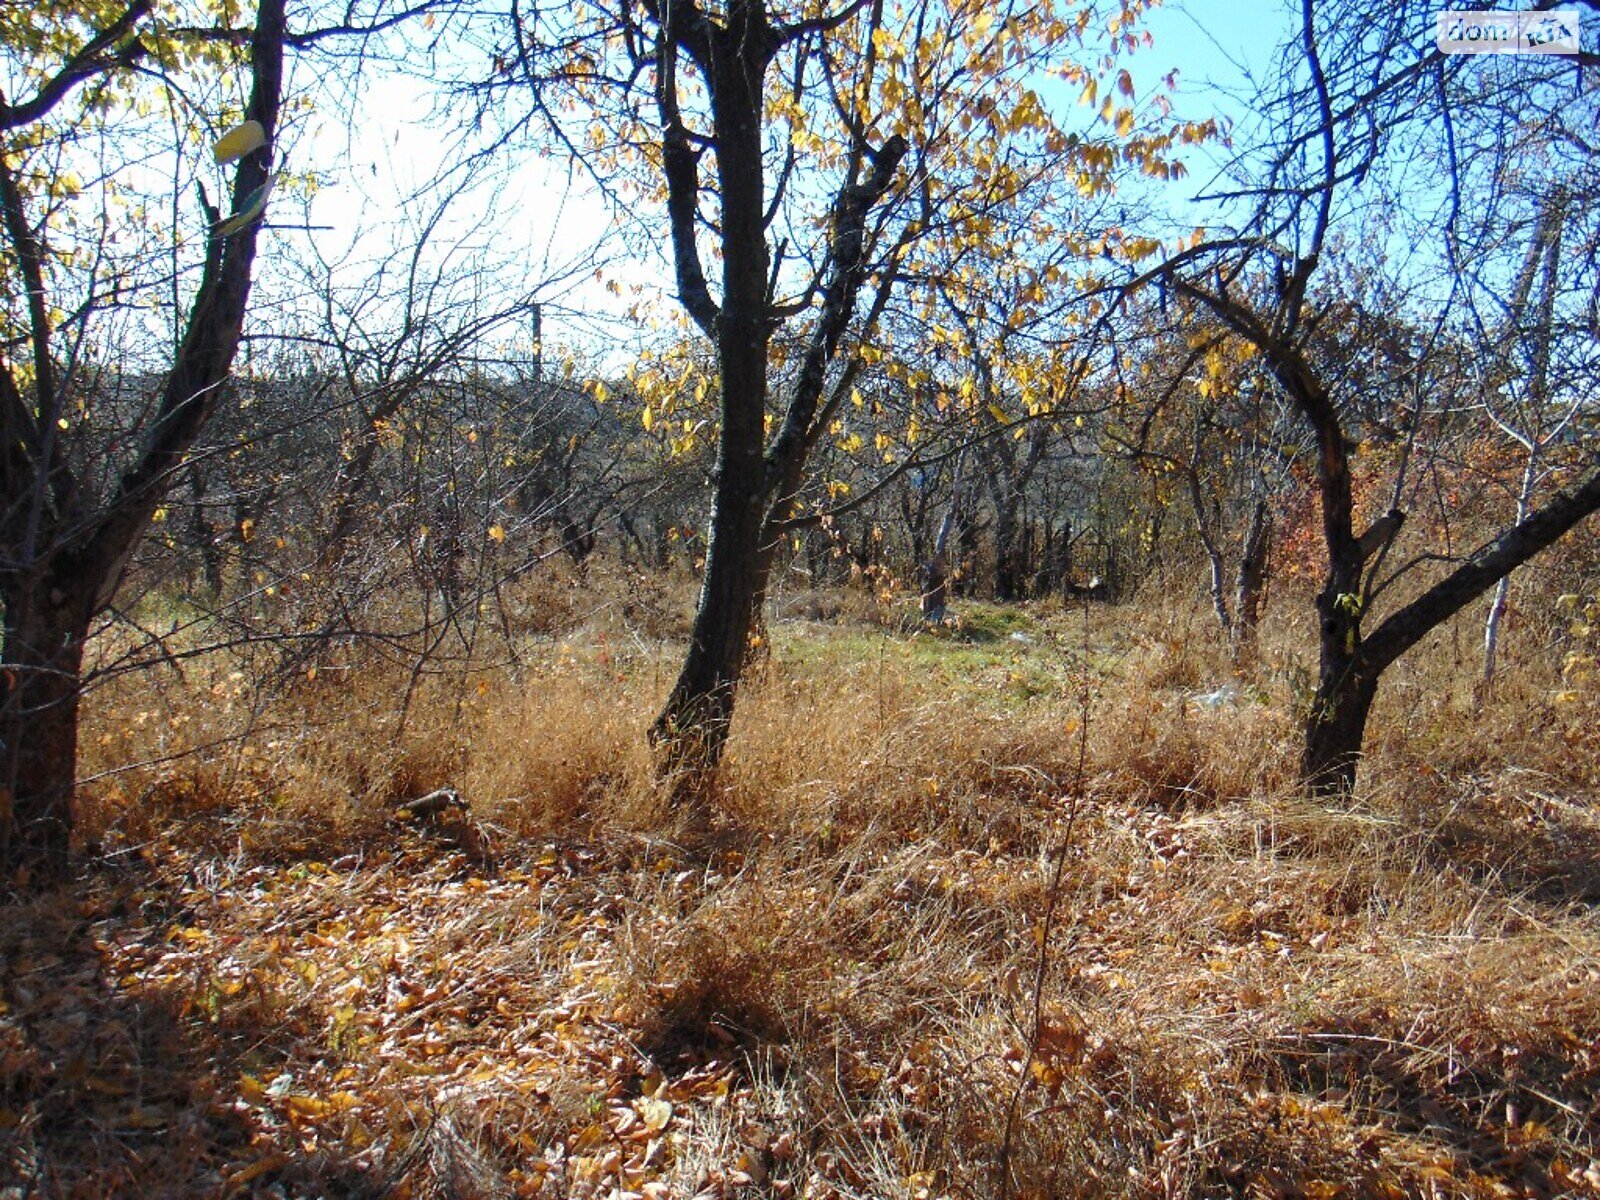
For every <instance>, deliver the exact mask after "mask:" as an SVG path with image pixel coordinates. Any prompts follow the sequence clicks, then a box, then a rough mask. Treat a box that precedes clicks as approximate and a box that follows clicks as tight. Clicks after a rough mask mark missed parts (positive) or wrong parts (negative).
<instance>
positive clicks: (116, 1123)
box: [0, 869, 388, 1200]
mask: <svg viewBox="0 0 1600 1200" xmlns="http://www.w3.org/2000/svg"><path fill="white" fill-rule="evenodd" d="M167 903H168V898H167V897H166V896H165V895H164V894H163V893H162V891H161V889H160V887H159V885H157V884H155V883H154V881H152V880H150V879H147V878H145V879H134V878H128V877H126V876H124V877H120V878H116V879H108V878H107V876H106V873H105V872H103V871H100V870H99V869H95V870H91V871H90V872H89V873H87V874H86V875H85V876H84V877H82V878H80V880H79V881H78V882H77V883H76V884H75V885H74V886H73V887H71V888H70V889H64V890H61V891H58V892H55V893H53V894H51V895H48V896H45V897H41V898H37V899H32V900H29V901H27V902H25V903H11V904H7V905H5V906H4V907H3V909H0V1189H11V1190H9V1191H7V1192H6V1193H5V1194H7V1195H15V1196H19V1197H30V1198H32V1197H39V1198H41V1200H44V1198H48V1200H57V1198H60V1200H69V1198H70V1200H76V1198H78V1197H82V1198H84V1200H90V1198H100V1197H106V1196H140V1197H162V1198H163V1200H166V1198H178V1197H191V1196H194V1197H200V1196H205V1197H215V1196H230V1197H249V1196H258V1195H259V1196H274V1197H280V1198H282V1197H311V1196H319V1197H352V1198H354V1197H377V1196H380V1195H382V1194H383V1193H384V1192H385V1191H387V1190H388V1187H387V1185H386V1184H385V1183H384V1182H383V1181H382V1180H379V1179H377V1178H375V1172H374V1171H373V1170H372V1169H371V1168H370V1166H367V1165H365V1164H359V1163H356V1162H354V1161H351V1160H350V1159H349V1158H347V1157H342V1156H341V1154H340V1152H338V1151H333V1150H329V1149H326V1148H319V1147H316V1146H315V1145H314V1144H308V1142H300V1143H298V1145H297V1143H296V1141H295V1140H294V1139H285V1138H283V1137H282V1136H277V1137H273V1136H271V1132H270V1131H269V1130H266V1129H264V1128H263V1127H262V1126H261V1125H260V1124H259V1123H258V1120H257V1118H258V1114H257V1113H256V1112H247V1111H242V1110H241V1107H240V1106H238V1105H237V1104H236V1103H235V1102H236V1100H237V1095H238V1083H239V1079H240V1077H241V1074H243V1073H245V1072H250V1071H254V1072H260V1071H262V1070H269V1071H270V1064H271V1062H272V1061H273V1059H274V1058H277V1057H278V1056H277V1055H276V1054H275V1052H274V1049H273V1047H274V1044H275V1042H276V1041H277V1040H279V1039H281V1038H282V1037H283V1033H282V1032H281V1031H274V1030H269V1029H267V1028H264V1027H262V1026H261V1025H259V1024H256V1023H254V1022H250V1021H248V1020H246V1021H240V1020H235V1019H230V1020H229V1021H227V1022H226V1023H223V1022H216V1021H213V1020H211V1019H209V1018H208V1016H207V1014H205V1013H204V1012H198V1011H193V1010H192V1008H191V1009H190V1010H189V1011H186V1010H185V1009H186V1006H185V1004H183V1003H180V1002H179V1001H177V1000H176V999H174V997H175V996H177V995H179V994H181V991H180V989H171V990H162V989H159V988H150V987H144V986H142V984H143V981H141V980H137V979H130V978H121V979H119V978H114V977H113V972H112V971H111V970H110V969H109V955H108V950H109V948H110V947H111V946H112V945H114V944H115V942H116V941H117V940H118V939H123V938H133V937H137V938H144V939H147V940H148V939H149V938H150V937H151V936H152V931H155V934H154V936H156V937H157V938H159V937H160V936H161V934H160V931H161V930H163V929H164V928H166V927H167V922H166V921H165V920H164V918H166V917H167V914H166V913H165V912H164V911H163V907H164V906H165V905H166V904H167ZM279 1061H281V1058H280V1059H279ZM269 1077H270V1075H269ZM278 1132H279V1133H280V1134H281V1132H282V1131H281V1130H280V1131H278ZM285 1144H287V1145H289V1146H297V1149H296V1150H294V1151H286V1150H285V1149H284V1146H285Z"/></svg>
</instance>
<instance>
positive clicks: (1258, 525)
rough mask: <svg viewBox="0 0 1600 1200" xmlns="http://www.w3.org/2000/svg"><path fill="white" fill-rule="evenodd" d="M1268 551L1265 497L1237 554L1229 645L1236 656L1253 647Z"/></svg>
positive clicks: (1269, 523)
mask: <svg viewBox="0 0 1600 1200" xmlns="http://www.w3.org/2000/svg"><path fill="white" fill-rule="evenodd" d="M1271 554H1272V510H1271V509H1270V508H1268V507H1267V502H1266V501H1265V500H1257V501H1256V509H1255V513H1254V514H1253V515H1252V516H1251V518H1250V529H1249V531H1248V532H1247V533H1246V534H1245V538H1244V550H1243V551H1242V553H1241V554H1240V556H1239V576H1238V581H1237V582H1238V586H1237V588H1236V589H1235V593H1234V605H1233V612H1234V629H1233V644H1234V652H1235V656H1236V657H1238V658H1244V657H1246V656H1248V655H1249V654H1250V653H1251V652H1252V651H1253V650H1254V649H1255V644H1256V633H1257V630H1258V629H1259V627H1260V624H1261V609H1262V605H1263V603H1264V602H1265V600H1266V589H1267V566H1268V562H1269V560H1270V558H1271Z"/></svg>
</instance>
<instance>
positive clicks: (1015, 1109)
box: [995, 596, 1090, 1200]
mask: <svg viewBox="0 0 1600 1200" xmlns="http://www.w3.org/2000/svg"><path fill="white" fill-rule="evenodd" d="M1089 700H1090V689H1089V600H1088V597H1087V596H1085V597H1084V600H1083V686H1082V689H1081V690H1080V691H1079V693H1078V711H1079V720H1078V763H1077V768H1076V773H1075V777H1074V779H1073V783H1072V799H1071V803H1070V804H1069V805H1068V808H1067V827H1066V829H1065V830H1063V831H1062V834H1061V843H1060V845H1058V846H1057V847H1056V851H1055V863H1054V865H1053V867H1052V868H1051V872H1050V887H1049V890H1048V891H1047V892H1046V900H1045V908H1044V919H1043V921H1042V922H1041V923H1040V926H1039V961H1038V963H1037V964H1036V965H1035V967H1034V972H1033V1032H1032V1034H1031V1036H1030V1037H1029V1038H1028V1054H1027V1057H1026V1058H1025V1059H1024V1060H1023V1063H1022V1072H1021V1074H1020V1075H1018V1077H1017V1083H1016V1086H1015V1087H1014V1088H1013V1089H1012V1090H1011V1102H1010V1104H1008V1105H1007V1106H1006V1130H1005V1137H1004V1138H1003V1139H1002V1141H1001V1143H1000V1160H999V1162H998V1163H997V1164H996V1168H995V1196H996V1198H997V1200H1006V1198H1007V1196H1009V1195H1010V1192H1011V1149H1012V1146H1013V1144H1014V1143H1015V1140H1016V1133H1017V1117H1018V1114H1019V1113H1020V1111H1021V1108H1022V1093H1023V1092H1024V1091H1025V1090H1026V1089H1027V1086H1028V1075H1029V1073H1030V1072H1031V1071H1032V1070H1033V1062H1034V1059H1035V1058H1036V1057H1037V1056H1038V1053H1039V1038H1040V1035H1041V1033H1042V1032H1043V1029H1044V985H1045V978H1046V976H1047V975H1048V974H1049V971H1050V935H1051V933H1052V932H1053V931H1054V928H1055V917H1056V909H1057V907H1058V906H1059V904H1060V900H1061V881H1062V879H1063V878H1064V877H1065V875H1066V869H1067V854H1068V853H1069V852H1070V851H1071V849H1072V835H1073V832H1074V830H1075V829H1076V827H1077V824H1078V811H1079V807H1080V805H1081V804H1082V802H1083V791H1084V779H1085V776H1086V775H1087V766H1088V760H1089Z"/></svg>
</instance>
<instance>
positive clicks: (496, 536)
mask: <svg viewBox="0 0 1600 1200" xmlns="http://www.w3.org/2000/svg"><path fill="white" fill-rule="evenodd" d="M489 540H490V541H491V542H503V541H505V540H506V531H505V526H503V525H491V526H489Z"/></svg>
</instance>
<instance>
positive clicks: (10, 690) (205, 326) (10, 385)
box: [0, 0, 285, 887]
mask: <svg viewBox="0 0 1600 1200" xmlns="http://www.w3.org/2000/svg"><path fill="white" fill-rule="evenodd" d="M284 37H285V34H284V0H261V2H260V4H259V6H258V11H257V21H256V31H255V34H254V37H253V38H252V41H251V69H252V75H253V86H252V90H251V97H250V103H249V106H248V108H247V109H246V115H247V116H249V117H251V118H252V119H254V120H257V121H259V122H260V123H261V125H262V126H263V128H264V129H265V130H266V132H267V135H268V140H269V145H270V140H271V137H272V134H273V131H274V129H275V127H276V124H277V113H278V104H279V93H280V91H281V86H282V75H283V44H284ZM269 155H270V151H269V150H258V151H256V152H254V153H253V154H250V155H247V156H246V157H245V158H244V159H242V160H241V161H240V164H239V166H238V167H237V168H236V170H235V174H234V182H233V211H234V212H240V211H243V209H244V208H245V205H246V197H247V196H249V195H250V194H251V193H252V192H254V191H255V190H256V189H258V188H261V187H263V186H264V185H265V184H266V182H267V180H268V178H269V176H270V170H271V165H272V164H271V162H270V158H269ZM206 207H207V210H208V211H207V217H208V219H209V220H210V222H211V224H212V225H213V226H216V225H217V224H218V222H219V220H220V214H219V213H217V212H216V211H213V210H211V207H210V205H209V203H207V204H206ZM23 208H24V201H23V197H22V195H21V193H20V191H19V190H18V189H17V188H16V187H15V185H14V183H12V181H11V180H10V179H9V176H8V175H7V174H6V171H5V167H4V164H3V162H0V209H3V210H4V211H3V215H4V223H5V226H6V231H7V235H8V237H9V239H10V247H9V248H10V250H11V251H12V252H13V254H15V255H16V256H17V259H18V261H19V263H20V264H21V267H22V270H23V272H24V273H25V274H27V275H28V276H29V277H30V282H29V287H28V291H29V293H30V296H31V302H30V328H29V340H30V341H31V343H32V348H33V352H34V364H35V365H34V373H33V376H34V377H33V380H32V381H31V384H32V387H33V395H32V397H31V399H30V400H27V401H25V400H24V398H23V391H22V389H21V388H20V387H19V386H18V384H17V382H16V379H15V378H14V376H13V375H12V374H11V369H10V366H9V365H8V364H7V363H6V362H5V361H4V359H0V410H3V411H4V414H5V419H6V422H7V423H8V424H11V423H13V422H14V424H12V425H11V427H12V428H25V427H27V426H28V424H29V423H30V422H32V421H37V420H39V414H43V415H44V416H45V417H48V416H49V415H50V414H52V413H55V412H58V411H59V410H60V405H61V404H62V402H63V399H64V396H63V393H62V392H61V391H60V390H58V389H57V388H56V387H55V386H54V384H53V381H52V379H51V376H52V375H53V371H52V370H51V367H52V364H53V358H52V351H51V347H50V341H51V334H52V330H51V321H50V317H49V314H48V306H47V305H46V303H45V296H46V291H45V288H46V280H45V275H44V272H43V270H42V267H41V265H40V264H41V263H42V254H41V251H40V249H39V245H38V239H37V238H36V236H35V234H34V232H33V230H32V228H31V227H30V226H29V224H28V221H27V218H26V214H25V213H24V211H23ZM256 229H257V226H256V225H253V224H252V225H246V226H245V227H244V228H243V229H241V230H238V231H235V232H233V233H231V234H229V235H227V236H226V237H224V236H221V235H220V234H213V235H212V237H211V239H210V240H209V241H208V243H207V245H206V258H205V265H204V268H203V270H202V272H201V278H200V284H199V288H198V290H197V292H196V295H195V299H194V303H193V306H192V308H191V309H190V312H189V315H188V324H187V326H186V328H185V330H184V336H183V341H182V343H181V344H180V346H179V348H178V352H177V355H176V358H175V359H174V362H173V366H172V370H171V372H170V373H169V374H168V376H167V378H166V381H165V383H164V384H163V387H162V394H161V396H160V398H159V402H158V404H157V405H156V412H155V415H154V418H153V419H152V421H151V422H150V425H149V427H148V428H147V429H146V431H145V444H144V446H143V448H142V450H141V452H140V454H139V457H138V458H137V460H136V461H135V462H134V463H133V464H131V465H130V467H129V469H127V470H126V471H124V472H123V473H122V474H121V476H120V478H119V479H118V482H117V488H116V491H115V492H114V494H113V495H112V496H111V497H110V498H109V499H108V500H106V501H105V503H104V504H102V505H100V506H99V507H90V506H89V504H88V502H86V501H85V500H84V494H83V493H82V492H81V491H80V490H79V489H78V488H77V486H76V485H75V482H74V481H73V480H72V472H71V467H70V465H69V463H68V461H67V457H66V456H65V455H64V454H63V453H62V452H61V451H60V449H59V447H56V446H55V445H54V444H53V443H47V444H45V445H43V446H41V447H39V448H38V449H37V450H36V451H34V452H32V453H22V454H19V453H16V446H15V445H12V446H8V447H7V448H6V449H7V451H8V452H9V457H8V459H7V461H6V463H5V470H4V471H3V472H0V500H3V503H0V510H3V511H5V512H6V513H8V514H9V513H17V512H24V511H31V513H32V517H33V519H32V521H31V523H30V524H29V526H28V527H27V528H26V529H25V530H21V531H19V530H17V529H15V528H14V527H9V526H8V527H6V528H3V529H0V536H3V537H4V539H5V543H4V544H0V603H3V604H4V605H5V617H4V630H3V635H0V659H3V662H0V668H3V669H0V740H3V742H4V748H3V751H0V791H3V793H4V794H3V796H0V815H3V820H0V875H3V876H4V877H5V878H7V879H8V880H9V881H11V882H13V883H15V882H19V881H20V879H21V878H22V877H26V879H27V881H28V883H29V884H30V885H32V886H35V887H43V886H47V885H48V884H50V883H52V882H55V881H59V880H60V879H61V878H63V876H64V875H65V874H66V871H67V867H68V865H69V864H68V851H69V849H70V843H71V836H72V825H73V806H72V800H73V786H74V782H75V775H76V772H77V745H78V708H79V696H80V692H81V689H82V685H83V681H82V664H83V653H84V643H85V640H86V638H87V636H88V630H89V626H90V623H91V622H92V620H93V618H94V616H95V615H96V614H97V613H99V612H103V611H104V610H105V609H106V607H107V606H108V605H110V603H111V602H112V599H113V598H114V596H115V595H116V591H117V588H118V586H119V585H120V583H121V581H122V577H123V575H124V573H125V572H126V571H127V569H128V565H129V563H130V562H131V561H132V558H133V555H134V552H135V551H136V550H137V549H138V546H139V543H140V541H141V539H142V538H143V537H144V534H145V531H146V530H147V529H148V528H149V526H150V522H151V519H152V516H153V514H154V512H155V510H156V508H157V506H158V505H159V504H160V503H161V500H162V498H163V497H164V496H165V495H166V494H167V490H168V488H170V487H171V485H172V483H173V481H174V479H175V478H176V477H177V475H178V473H179V472H180V471H181V470H182V469H183V468H184V466H185V465H186V463H187V461H188V456H189V453H190V451H191V449H192V448H193V446H194V444H195V441H196V439H197V438H198V437H199V435H200V433H201V431H202V430H203V429H204V428H205V426H206V423H207V422H208V421H209V420H210V418H211V415H212V413H213V412H214V411H215V408H216V404H217V397H218V394H219V393H220V392H221V390H222V388H223V386H224V384H225V383H226V381H227V378H228V375H229V372H230V371H231V369H232V366H233V358H234V354H235V352H236V350H237V348H238V344H239V336H240V332H241V329H242V326H243V322H244V314H245V309H246V306H247V303H248V300H249V295H250V274H251V266H252V263H253V261H254V258H255V246H256ZM30 404H31V411H30ZM45 423H46V424H47V426H50V427H53V426H54V425H55V424H56V422H55V421H53V420H49V421H46V422H45ZM30 449H31V448H30Z"/></svg>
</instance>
